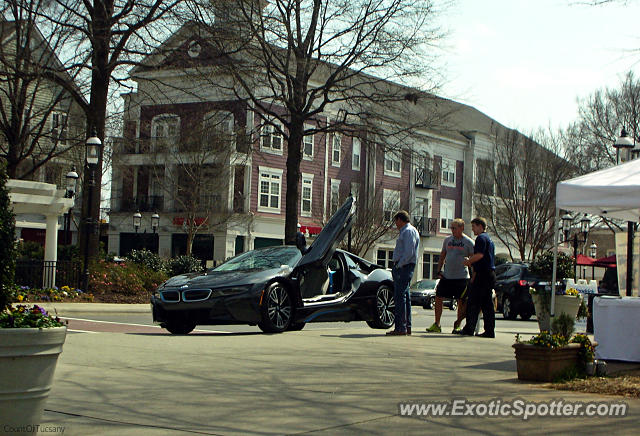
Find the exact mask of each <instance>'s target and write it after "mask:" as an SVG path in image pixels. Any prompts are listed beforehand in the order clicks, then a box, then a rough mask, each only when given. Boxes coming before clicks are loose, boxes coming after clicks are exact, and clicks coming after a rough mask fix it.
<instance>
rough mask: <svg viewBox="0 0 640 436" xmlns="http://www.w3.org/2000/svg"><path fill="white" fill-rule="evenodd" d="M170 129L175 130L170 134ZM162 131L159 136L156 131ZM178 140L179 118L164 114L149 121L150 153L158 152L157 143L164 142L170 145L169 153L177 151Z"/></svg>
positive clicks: (174, 115)
mask: <svg viewBox="0 0 640 436" xmlns="http://www.w3.org/2000/svg"><path fill="white" fill-rule="evenodd" d="M172 128H175V131H174V132H171V130H172ZM159 129H162V132H160V133H161V134H158V133H159V132H158V130H159ZM179 139H180V116H178V115H176V114H172V113H165V114H159V115H156V116H155V117H153V118H152V119H151V147H150V151H151V152H152V153H153V152H155V151H158V141H159V140H165V141H166V142H167V143H169V144H171V146H170V148H169V151H170V152H177V151H178V141H179Z"/></svg>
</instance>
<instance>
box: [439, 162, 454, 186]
mask: <svg viewBox="0 0 640 436" xmlns="http://www.w3.org/2000/svg"><path fill="white" fill-rule="evenodd" d="M456 164H457V162H456V160H455V159H450V158H447V157H443V158H442V173H441V180H442V184H443V185H444V186H451V187H453V188H455V186H456Z"/></svg>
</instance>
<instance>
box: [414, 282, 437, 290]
mask: <svg viewBox="0 0 640 436" xmlns="http://www.w3.org/2000/svg"><path fill="white" fill-rule="evenodd" d="M418 287H419V288H420V289H434V288H435V287H436V281H435V280H422V281H421V282H420V285H419V286H418Z"/></svg>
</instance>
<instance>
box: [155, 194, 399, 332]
mask: <svg viewBox="0 0 640 436" xmlns="http://www.w3.org/2000/svg"><path fill="white" fill-rule="evenodd" d="M354 212H355V199H354V198H353V197H349V198H348V199H347V201H346V202H345V203H344V204H343V205H342V206H341V207H340V209H338V211H337V212H336V213H335V214H334V215H333V216H332V217H331V219H330V220H329V221H328V222H327V224H326V225H325V226H324V228H323V229H322V231H321V232H320V234H319V235H318V237H317V238H316V240H315V241H314V242H313V244H311V246H310V247H309V248H308V249H307V250H306V251H305V254H304V255H302V254H301V252H300V250H299V249H298V248H296V247H295V246H277V247H268V248H263V249H258V250H252V251H249V252H246V253H243V254H240V255H238V256H236V257H234V258H232V259H230V260H228V261H227V262H225V263H223V264H221V265H220V266H218V267H216V268H213V269H210V270H207V271H206V272H204V273H200V274H184V275H179V276H176V277H172V278H170V279H169V280H167V281H166V282H164V283H163V284H161V285H160V286H159V287H158V289H157V290H156V291H155V293H154V294H153V296H152V297H151V305H152V312H153V320H154V322H156V323H159V324H160V325H161V326H162V327H163V328H166V329H167V330H169V331H170V332H171V333H174V334H187V333H189V332H191V331H192V330H193V329H194V328H195V327H196V326H197V325H221V324H249V325H257V326H258V327H260V329H262V330H263V331H264V332H272V333H280V332H283V331H285V330H301V329H302V328H303V327H304V326H305V324H306V323H308V322H327V321H366V322H367V324H368V325H369V326H370V327H372V328H376V329H388V328H390V327H391V326H392V325H393V321H394V300H393V279H392V278H391V273H390V272H389V271H387V270H385V269H384V268H381V267H380V266H378V265H375V264H373V263H371V262H368V261H366V260H364V259H362V258H360V257H358V256H355V255H353V254H351V253H348V252H346V251H341V250H336V247H337V246H338V244H339V243H340V241H341V240H342V238H343V237H344V236H345V235H346V234H347V233H348V231H349V229H350V228H351V226H352V224H353V219H354Z"/></svg>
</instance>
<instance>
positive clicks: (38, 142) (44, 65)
mask: <svg viewBox="0 0 640 436" xmlns="http://www.w3.org/2000/svg"><path fill="white" fill-rule="evenodd" d="M3 5H4V6H3V7H2V10H1V11H0V34H2V35H3V36H2V42H1V43H0V134H1V136H0V158H2V159H3V160H5V161H6V165H7V173H8V175H9V177H10V178H17V179H29V178H34V177H35V175H36V174H37V172H38V171H39V170H40V168H42V167H43V166H44V165H45V164H47V163H48V162H49V161H52V160H57V161H59V160H60V158H61V157H62V156H64V158H65V160H66V161H67V165H66V166H67V171H68V169H69V167H70V166H71V164H72V163H81V162H82V158H81V157H80V159H78V158H79V156H72V155H71V153H70V151H71V150H72V149H74V148H77V146H78V145H79V144H81V143H82V140H83V139H84V128H85V126H84V124H85V123H84V114H83V112H82V108H81V106H78V104H77V103H76V101H75V100H74V99H73V98H72V96H71V95H70V94H69V92H68V91H66V90H65V88H63V87H61V86H60V85H57V84H56V82H57V81H65V82H68V83H69V84H70V86H72V85H71V84H72V83H73V79H72V78H71V77H70V76H69V75H68V74H66V72H64V71H62V69H61V64H60V61H59V60H58V58H57V56H56V53H57V52H59V51H60V50H61V49H62V47H63V45H64V43H65V42H66V38H67V35H66V34H65V33H64V32H62V31H61V29H60V28H58V27H55V30H56V31H55V32H53V34H52V35H50V36H49V37H47V38H45V36H44V35H42V34H41V33H40V31H39V29H38V19H37V18H38V13H39V11H40V10H41V9H42V8H44V7H45V6H43V2H42V1H41V0H7V2H6V3H3ZM52 70H57V71H59V73H58V77H57V78H56V80H51V79H50V78H48V77H47V74H46V73H47V72H48V71H52ZM76 91H77V90H76ZM80 103H81V104H84V105H86V102H85V101H81V102H80ZM76 154H79V153H76ZM48 167H49V168H50V169H51V168H53V166H52V165H49V166H48Z"/></svg>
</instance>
